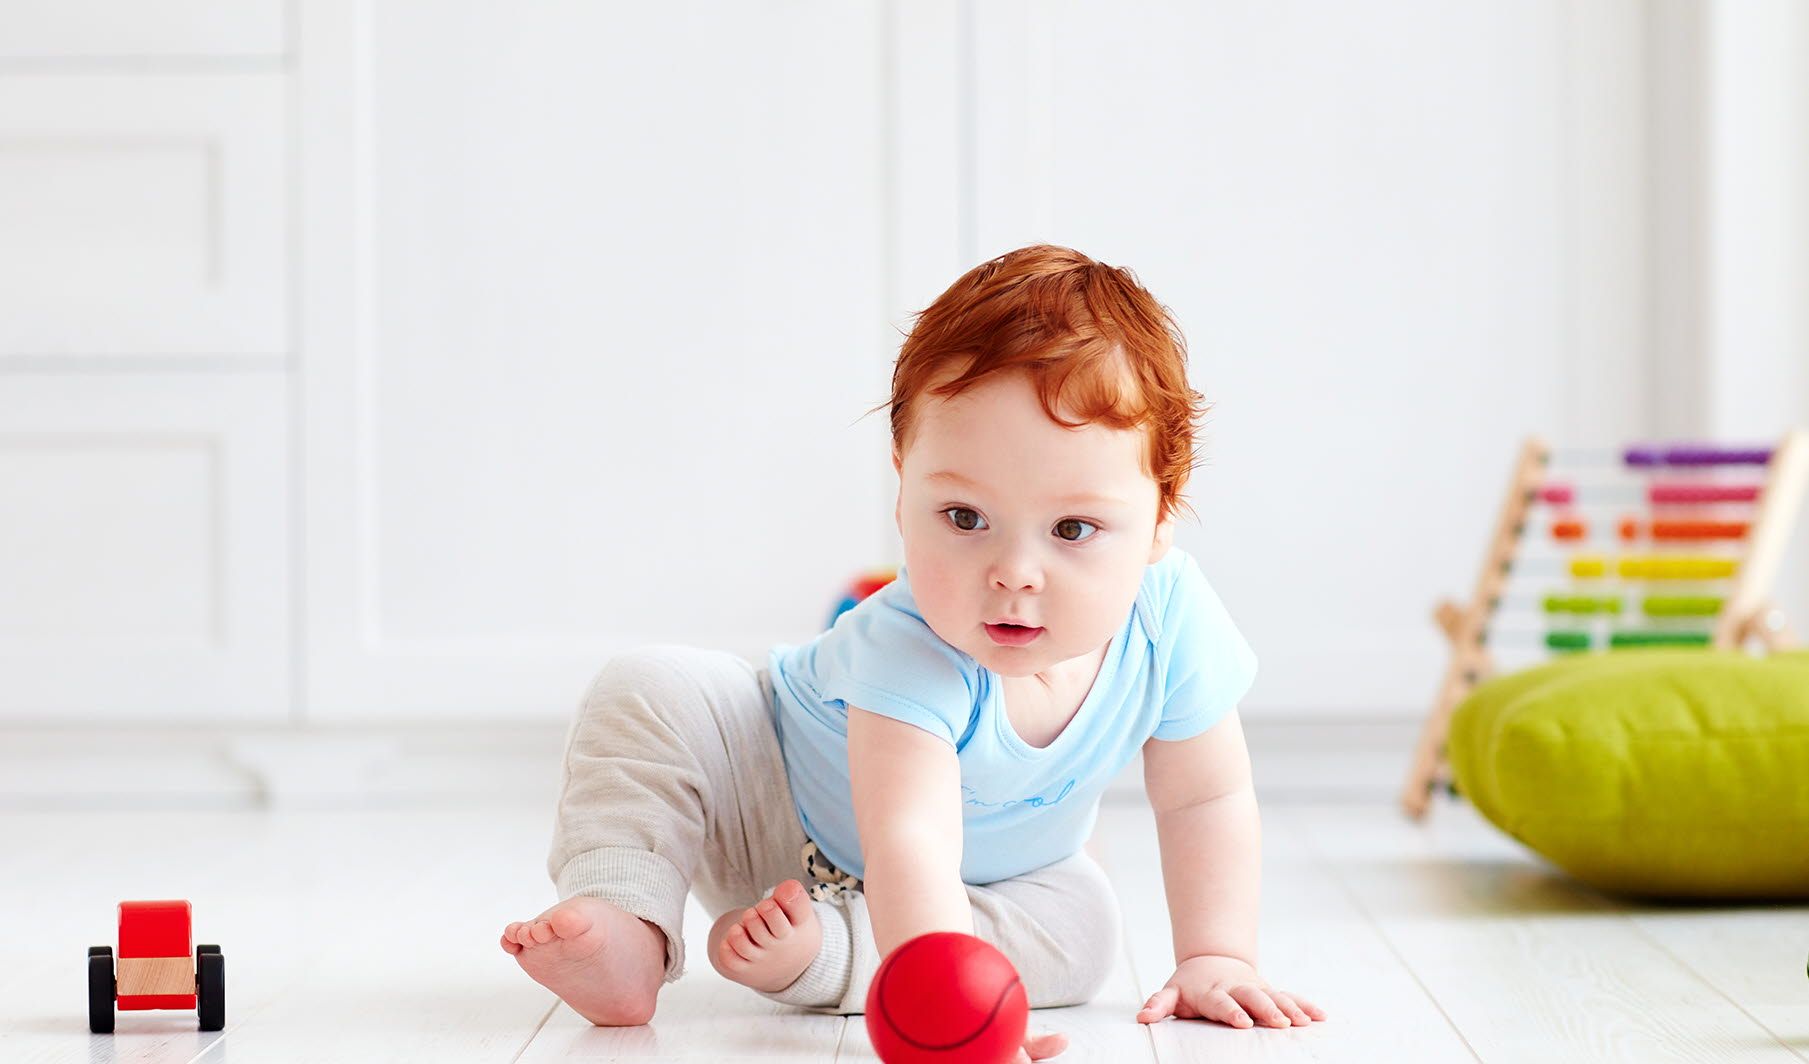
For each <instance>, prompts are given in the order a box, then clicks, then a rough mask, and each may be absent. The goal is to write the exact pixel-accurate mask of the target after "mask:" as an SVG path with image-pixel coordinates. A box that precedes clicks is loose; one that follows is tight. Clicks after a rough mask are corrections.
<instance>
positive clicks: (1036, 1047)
mask: <svg viewBox="0 0 1809 1064" xmlns="http://www.w3.org/2000/svg"><path fill="white" fill-rule="evenodd" d="M1067 1048H1068V1036H1067V1035H1065V1034H1062V1033H1061V1032H1060V1031H1051V1032H1049V1033H1048V1034H1033V1035H1031V1036H1029V1037H1028V1038H1026V1039H1024V1052H1025V1053H1027V1054H1029V1056H1030V1059H1031V1060H1048V1059H1049V1058H1050V1057H1059V1056H1061V1055H1062V1053H1063V1052H1065V1051H1066V1050H1067Z"/></svg>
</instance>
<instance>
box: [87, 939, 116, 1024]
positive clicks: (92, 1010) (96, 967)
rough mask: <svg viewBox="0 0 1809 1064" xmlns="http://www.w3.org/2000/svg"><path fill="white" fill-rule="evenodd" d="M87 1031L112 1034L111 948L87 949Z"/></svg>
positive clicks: (90, 947) (93, 947)
mask: <svg viewBox="0 0 1809 1064" xmlns="http://www.w3.org/2000/svg"><path fill="white" fill-rule="evenodd" d="M88 1029H89V1030H90V1031H93V1032H94V1033H95V1034H112V1033H113V947H112V946H89V947H88Z"/></svg>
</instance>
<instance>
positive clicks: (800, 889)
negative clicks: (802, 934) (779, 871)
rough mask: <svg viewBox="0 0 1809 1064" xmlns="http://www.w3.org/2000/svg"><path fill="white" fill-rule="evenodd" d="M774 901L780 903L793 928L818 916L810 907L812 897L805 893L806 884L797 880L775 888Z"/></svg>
mask: <svg viewBox="0 0 1809 1064" xmlns="http://www.w3.org/2000/svg"><path fill="white" fill-rule="evenodd" d="M773 900H774V901H776V902H778V903H779V908H780V909H781V910H783V911H784V913H785V916H786V919H787V920H788V921H789V922H790V923H791V925H792V926H793V927H796V926H798V925H799V924H800V923H802V922H803V921H804V920H805V919H806V918H813V919H814V918H815V916H816V911H815V910H814V909H812V908H811V905H810V895H809V894H807V893H805V891H804V884H802V883H800V882H798V881H797V880H795V879H788V880H786V881H785V882H783V883H781V884H779V885H778V886H776V887H774V888H773Z"/></svg>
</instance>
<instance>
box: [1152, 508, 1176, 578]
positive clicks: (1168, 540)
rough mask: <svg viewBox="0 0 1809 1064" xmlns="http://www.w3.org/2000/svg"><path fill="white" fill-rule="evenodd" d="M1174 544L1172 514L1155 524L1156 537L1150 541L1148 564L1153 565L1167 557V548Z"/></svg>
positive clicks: (1173, 520)
mask: <svg viewBox="0 0 1809 1064" xmlns="http://www.w3.org/2000/svg"><path fill="white" fill-rule="evenodd" d="M1174 544H1175V518H1174V515H1173V514H1170V515H1169V516H1167V517H1164V518H1162V519H1161V520H1159V521H1157V522H1156V535H1155V537H1154V538H1153V539H1152V540H1151V541H1150V545H1149V562H1148V564H1150V565H1154V564H1156V563H1157V562H1159V561H1161V560H1162V559H1163V558H1166V557H1167V556H1168V548H1170V547H1172V546H1174Z"/></svg>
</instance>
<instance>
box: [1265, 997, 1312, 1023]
mask: <svg viewBox="0 0 1809 1064" xmlns="http://www.w3.org/2000/svg"><path fill="white" fill-rule="evenodd" d="M1269 996H1270V997H1272V998H1274V999H1275V1004H1276V1005H1277V1006H1279V1007H1280V1008H1281V1011H1283V1012H1285V1013H1287V1015H1288V1020H1289V1022H1291V1023H1293V1024H1294V1026H1296V1027H1305V1026H1306V1025H1307V1024H1309V1023H1312V1022H1313V1018H1312V1017H1311V1016H1308V1015H1307V1012H1306V1010H1305V1009H1303V1008H1301V1007H1300V1005H1299V1003H1298V1002H1296V1001H1295V1000H1294V998H1293V997H1292V996H1291V995H1289V994H1287V993H1284V992H1283V991H1280V990H1271V991H1269Z"/></svg>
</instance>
